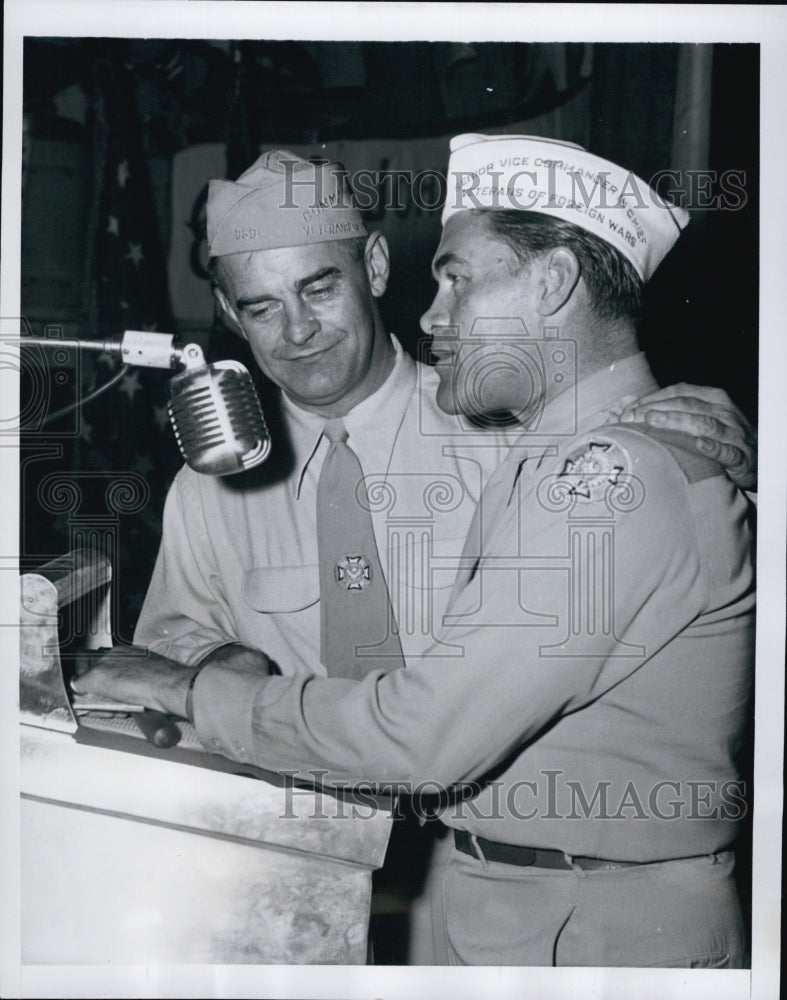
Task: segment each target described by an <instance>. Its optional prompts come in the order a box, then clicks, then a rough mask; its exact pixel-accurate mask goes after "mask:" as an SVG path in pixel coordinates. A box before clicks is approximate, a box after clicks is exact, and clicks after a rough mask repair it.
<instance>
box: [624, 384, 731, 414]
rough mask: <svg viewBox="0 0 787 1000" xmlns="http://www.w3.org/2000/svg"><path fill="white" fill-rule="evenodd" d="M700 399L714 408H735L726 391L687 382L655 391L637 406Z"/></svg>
mask: <svg viewBox="0 0 787 1000" xmlns="http://www.w3.org/2000/svg"><path fill="white" fill-rule="evenodd" d="M682 397H685V398H687V399H699V400H702V401H704V402H707V403H710V404H711V405H713V406H722V407H725V408H727V409H731V408H732V407H734V406H735V404H734V403H733V401H732V400H731V399H730V397H729V395H728V394H727V393H726V392H725V391H724V389H717V388H715V387H714V386H709V385H689V384H688V383H687V382H676V383H675V385H668V386H666V388H664V389H654V391H653V392H649V393H648V394H647V395H645V396H641V397H640V398H639V399H638V400H637V404H648V405H650V404H651V403H654V402H655V403H661V402H666V401H668V400H671V399H680V398H682Z"/></svg>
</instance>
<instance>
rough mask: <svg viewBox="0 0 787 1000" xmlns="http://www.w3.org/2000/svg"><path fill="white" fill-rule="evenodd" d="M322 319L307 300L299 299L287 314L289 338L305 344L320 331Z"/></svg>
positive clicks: (293, 341) (296, 342) (294, 341)
mask: <svg viewBox="0 0 787 1000" xmlns="http://www.w3.org/2000/svg"><path fill="white" fill-rule="evenodd" d="M319 330H320V321H319V320H318V319H317V317H316V316H315V315H314V313H313V312H312V310H311V309H310V308H309V306H308V305H307V304H306V303H305V302H301V301H300V300H299V301H297V302H296V303H295V304H294V305H293V306H292V307H291V308H290V310H289V313H288V316H287V334H286V335H287V339H288V340H290V341H292V343H293V344H305V343H306V341H307V340H309V339H310V338H311V337H313V336H314V334H315V333H318V332H319Z"/></svg>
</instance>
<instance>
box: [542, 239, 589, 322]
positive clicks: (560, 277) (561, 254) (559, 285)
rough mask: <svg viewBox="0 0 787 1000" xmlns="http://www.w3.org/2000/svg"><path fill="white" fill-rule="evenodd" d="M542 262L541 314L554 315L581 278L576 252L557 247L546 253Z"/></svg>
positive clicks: (569, 296) (566, 300)
mask: <svg viewBox="0 0 787 1000" xmlns="http://www.w3.org/2000/svg"><path fill="white" fill-rule="evenodd" d="M540 264H541V275H540V277H541V296H540V298H539V301H538V305H537V308H538V313H539V315H540V316H553V315H554V314H555V313H556V312H557V311H558V310H559V309H562V307H563V306H564V305H565V304H566V303H567V302H568V300H569V299H570V298H571V295H572V293H573V291H574V289H575V288H576V285H577V282H578V281H579V278H580V266H579V261H578V260H577V257H576V254H575V253H574V252H573V250H569V249H568V248H567V247H555V248H554V249H552V250H549V251H548V252H547V253H545V254H544V256H543V258H542V259H541V261H540Z"/></svg>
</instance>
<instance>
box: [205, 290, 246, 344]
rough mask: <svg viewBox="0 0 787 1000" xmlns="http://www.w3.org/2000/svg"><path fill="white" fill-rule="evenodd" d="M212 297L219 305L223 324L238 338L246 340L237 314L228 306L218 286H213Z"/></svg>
mask: <svg viewBox="0 0 787 1000" xmlns="http://www.w3.org/2000/svg"><path fill="white" fill-rule="evenodd" d="M213 295H214V297H215V299H216V301H217V302H218V304H219V309H221V312H222V314H223V318H224V322H225V323H226V324H227V326H228V327H229V328H230V329H231V330H232V332H233V333H237V334H238V336H239V337H242V338H243V340H246V339H247V338H246V333H245V331H244V329H243V327H242V326H241V325H240V320H239V319H238V316H237V313H236V312H235V310H234V309H233V308H232V306H231V305H230V302H229V299H228V298H227V296H226V295H225V294H224V292H223V291H222V290H221V289H220V288H219V286H218V285H214V286H213Z"/></svg>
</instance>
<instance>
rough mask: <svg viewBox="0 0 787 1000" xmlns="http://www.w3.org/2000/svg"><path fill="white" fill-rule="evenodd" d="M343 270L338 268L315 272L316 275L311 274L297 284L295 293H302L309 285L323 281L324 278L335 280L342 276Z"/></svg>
mask: <svg viewBox="0 0 787 1000" xmlns="http://www.w3.org/2000/svg"><path fill="white" fill-rule="evenodd" d="M341 273H342V272H341V269H340V268H338V267H323V268H322V269H321V270H319V271H315V272H314V274H310V275H309V276H308V277H306V278H301V279H300V281H296V282H295V291H296V292H302V291H303V289H304V288H306V286H307V285H311V284H313V283H314V282H315V281H322V280H323V278H335V277H338V276H339V275H341Z"/></svg>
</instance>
